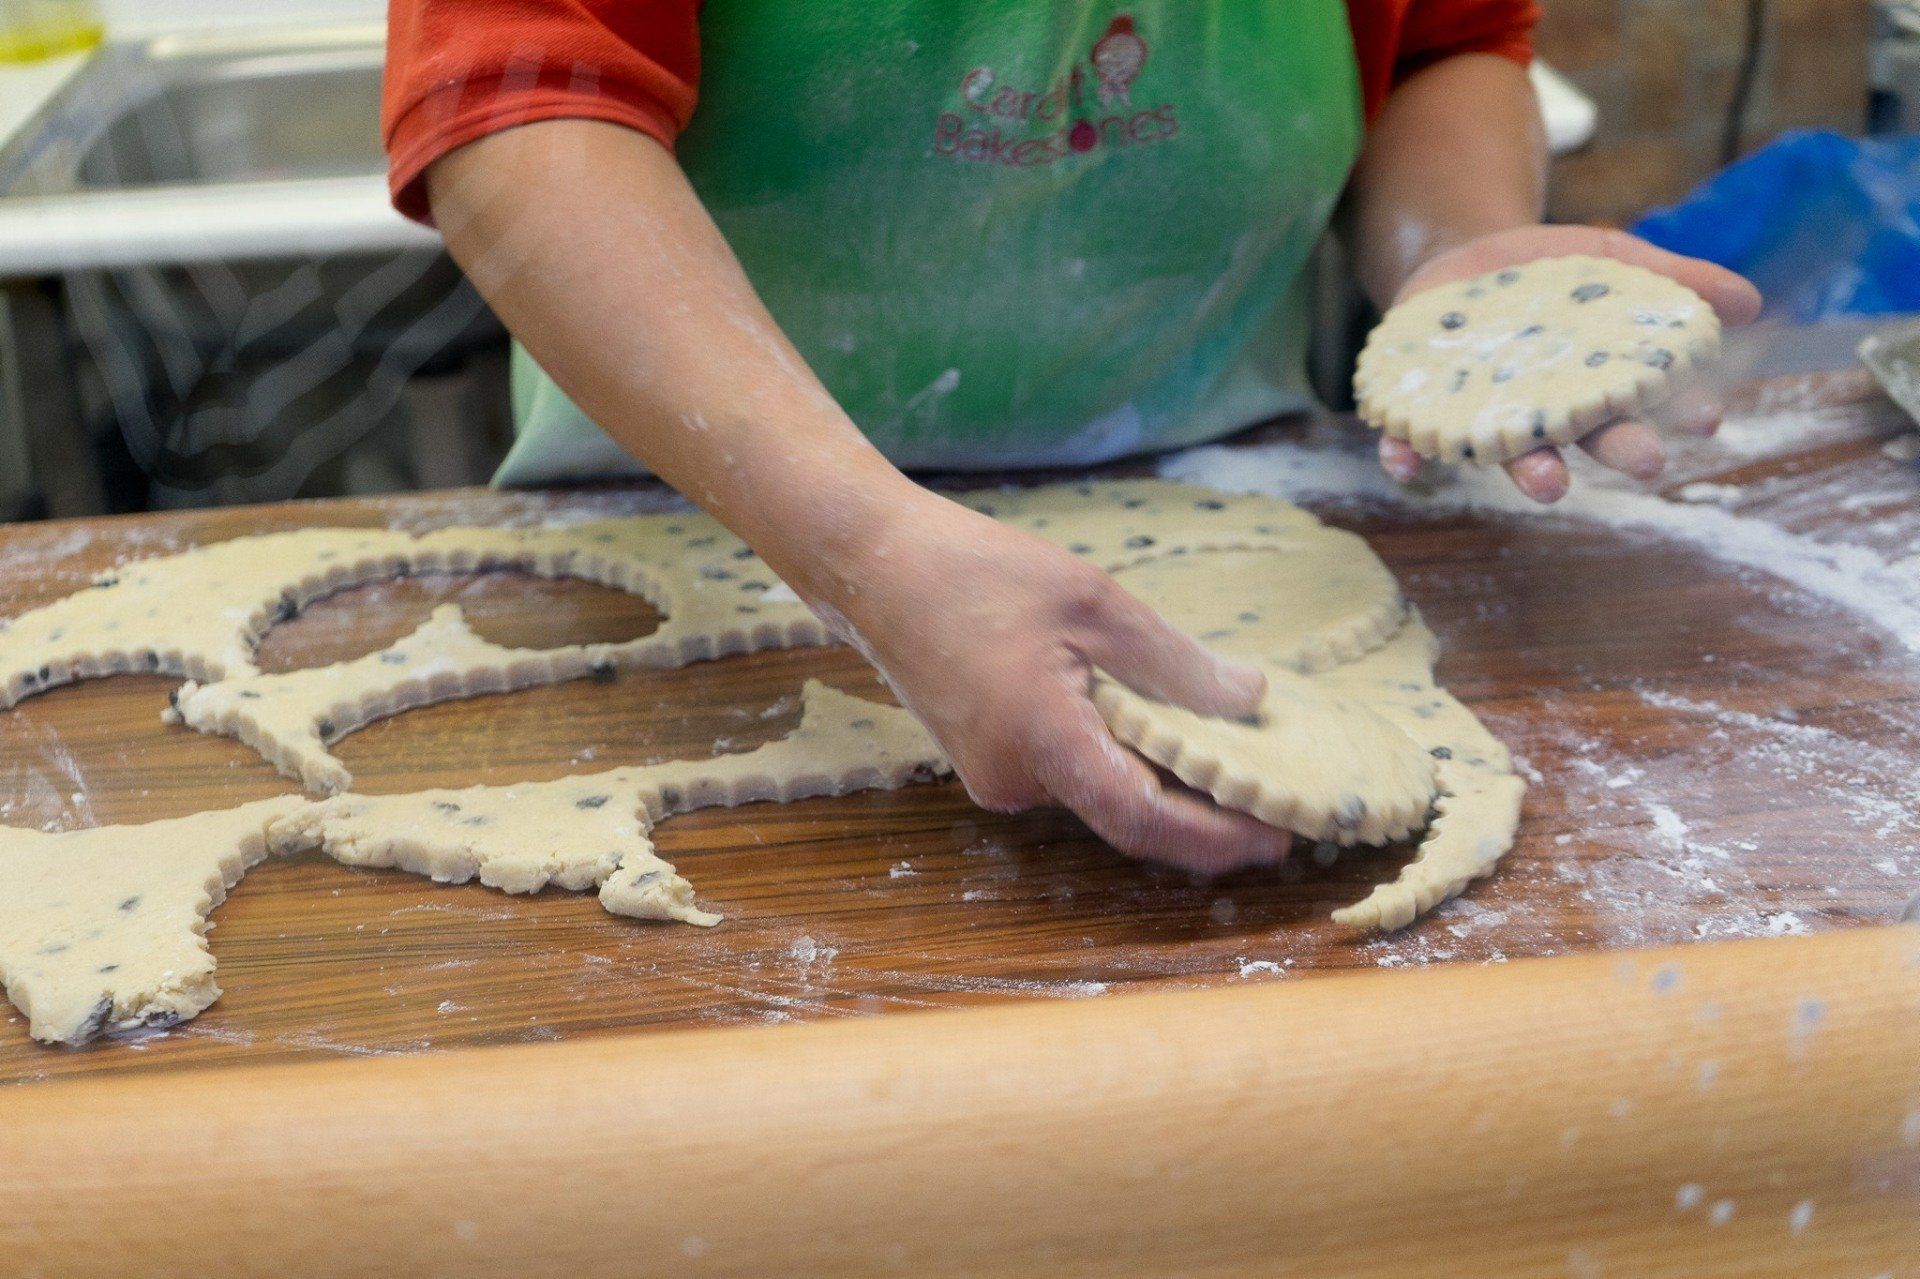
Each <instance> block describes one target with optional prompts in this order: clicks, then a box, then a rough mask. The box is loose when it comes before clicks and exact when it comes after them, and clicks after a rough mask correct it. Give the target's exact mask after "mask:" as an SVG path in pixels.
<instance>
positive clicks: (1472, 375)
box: [1353, 255, 1720, 466]
mask: <svg viewBox="0 0 1920 1279" xmlns="http://www.w3.org/2000/svg"><path fill="white" fill-rule="evenodd" d="M1719 349H1720V321H1719V319H1718V318H1717V317H1716V316H1715V315H1714V313H1713V308H1712V307H1710V306H1708V305H1707V303H1706V302H1705V301H1704V300H1703V299H1702V298H1701V297H1700V295H1699V294H1697V293H1694V292H1693V291H1692V290H1691V289H1688V288H1687V287H1686V286H1684V285H1682V284H1679V283H1677V282H1675V281H1673V280H1671V279H1669V278H1667V277H1666V276H1664V275H1660V274H1658V273H1656V272H1653V271H1649V270H1646V269H1645V268H1643V267H1637V266H1632V265H1629V264H1628V263H1625V262H1620V261H1616V260H1614V259H1612V258H1596V257H1585V256H1579V255H1575V256H1569V257H1558V258H1541V259H1539V260H1538V261H1534V262H1527V263H1523V264H1521V265H1519V266H1512V267H1507V268H1504V269H1502V270H1499V271H1492V272H1488V273H1487V274H1485V275H1477V276H1474V277H1473V278H1472V279H1468V280H1460V281H1456V282H1454V283H1452V284H1442V285H1436V286H1434V287H1433V288H1430V289H1422V290H1421V291H1420V292H1418V293H1416V294H1414V295H1413V296H1412V297H1410V298H1408V299H1406V300H1405V301H1404V302H1401V303H1399V304H1398V305H1397V306H1395V307H1393V308H1392V309H1391V310H1389V311H1388V312H1387V314H1386V316H1385V318H1384V319H1382V320H1381V321H1380V324H1379V326H1378V327H1377V328H1375V329H1374V331H1373V333H1372V335H1371V336H1369V337H1368V339H1367V345H1366V349H1365V350H1363V351H1362V352H1361V353H1360V360H1359V364H1358V367H1357V368H1356V370H1355V373H1354V379H1353V387H1354V398H1355V400H1356V401H1357V402H1358V404H1359V408H1360V416H1361V417H1362V418H1363V419H1365V420H1366V422H1367V423H1368V424H1369V425H1371V426H1373V427H1376V428H1377V429H1379V430H1381V431H1384V432H1385V433H1386V434H1387V435H1388V436H1390V437H1392V438H1393V439H1396V440H1404V441H1405V442H1406V443H1408V444H1410V445H1411V446H1412V447H1413V450H1414V451H1415V452H1416V453H1418V454H1420V455H1421V456H1422V457H1430V458H1444V459H1447V460H1458V461H1467V462H1477V463H1480V464H1482V465H1487V466H1491V465H1494V464H1496V463H1499V462H1505V461H1508V460H1510V459H1512V458H1515V457H1518V456H1520V455H1521V454H1522V453H1527V452H1530V451H1532V450H1534V449H1537V448H1543V447H1546V446H1548V445H1564V444H1571V443H1572V442H1573V441H1575V440H1577V439H1579V438H1580V437H1581V436H1583V435H1585V434H1587V433H1588V432H1589V431H1591V430H1593V429H1594V428H1595V427H1598V426H1600V425H1602V424H1604V423H1606V422H1609V421H1611V420H1613V419H1615V418H1618V417H1621V416H1624V415H1626V414H1630V413H1635V412H1638V411H1640V410H1642V409H1646V408H1649V407H1651V406H1652V405H1654V404H1657V403H1658V402H1659V401H1661V400H1662V399H1665V398H1666V396H1667V395H1668V393H1669V392H1670V391H1671V390H1672V387H1673V382H1674V379H1675V378H1676V377H1678V376H1679V375H1680V374H1682V373H1684V372H1686V371H1687V370H1688V369H1690V368H1692V367H1694V366H1695V365H1697V364H1699V363H1701V362H1703V361H1705V360H1709V359H1711V358H1713V357H1714V356H1715V355H1716V354H1718V352H1719Z"/></svg>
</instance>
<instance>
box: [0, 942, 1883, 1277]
mask: <svg viewBox="0 0 1920 1279" xmlns="http://www.w3.org/2000/svg"><path fill="white" fill-rule="evenodd" d="M0 1205H4V1207H0V1273H6V1274H27V1275H42V1274H44V1275H47V1276H60V1277H61V1279H74V1277H77V1276H111V1277H112V1279H124V1277H126V1276H134V1275H141V1276H159V1275H181V1276H189V1275H190V1276H218V1275H229V1274H254V1275H273V1276H301V1275H326V1276H357V1275H368V1276H373V1275H378V1276H383V1277H387V1276H395V1275H399V1276H412V1275H432V1276H443V1275H498V1276H513V1277H514V1279H525V1277H526V1276H540V1275H555V1276H567V1277H568V1279H592V1277H595V1276H613V1275H619V1276H631V1275H647V1276H662V1275H679V1274H688V1275H695V1274H699V1275H738V1276H746V1275H752V1276H767V1275H808V1276H835V1277H847V1276H864V1275H881V1274H886V1275H909V1276H916V1277H924V1276H941V1275H959V1274H967V1275H976V1276H980V1275H985V1276H1012V1275H1048V1276H1083V1275H1084V1276H1100V1277H1101V1279H1111V1277H1113V1276H1121V1275H1126V1276H1132V1275H1175V1274H1179V1275H1195V1274H1200V1275H1209V1276H1225V1275H1241V1274H1262V1275H1303V1276H1316V1277H1330V1276H1341V1277H1351V1276H1395V1277H1396V1279H1398V1277H1401V1276H1408V1275H1414V1274H1419V1275H1423V1276H1459V1277H1461V1279H1466V1277H1467V1276H1472V1277H1473V1279H1485V1277H1486V1276H1506V1275H1526V1276H1534V1275H1540V1276H1546V1275H1552V1276H1574V1277H1575V1279H1584V1277H1587V1276H1633V1277H1634V1279H1648V1277H1658V1276H1674V1277H1676V1279H1677V1277H1680V1276H1685V1277H1686V1279H1700V1277H1701V1276H1710V1275H1731V1274H1739V1275H1741V1276H1761V1275H1782V1276H1785V1275H1792V1276H1797V1277H1801V1279H1807V1277H1814V1276H1820V1277H1824V1276H1836V1277H1842V1279H1855V1277H1857V1279H1868V1277H1869V1276H1874V1275H1880V1274H1885V1275H1889V1276H1913V1275H1916V1274H1920V929H1913V928H1872V929H1858V930H1854V931H1849V932H1841V933H1835V934H1831V935H1826V936H1819V937H1811V938H1801V939H1787V940H1777V941H1765V942H1753V943H1737V944H1729V945H1719V946H1691V947H1685V948H1680V949H1674V950H1666V951H1649V952H1636V953H1631V954H1624V955H1622V954H1612V955H1592V956H1583V957H1579V958H1571V959H1552V960H1542V961H1533V962H1523V963H1515V964H1511V965H1505V966H1499V967H1488V968H1442V969H1439V970H1436V971H1432V972H1422V973H1382V974H1369V975H1362V976H1349V977H1340V976H1329V977H1324V978H1315V979H1312V980H1306V981H1300V982H1283V983H1277V984H1270V985H1264V986H1257V987H1239V988H1234V989H1226V990H1212V991H1201V992H1189V993H1180V994H1170V995H1138V996H1124V997H1114V998H1108V999H1100V1000H1092V1001H1087V1002H1084V1003H1071V1004H1060V1003H1046V1004H1027V1005H1020V1006H1011V1007H997V1008H991V1009H974V1010H967V1011H961V1012H952V1013H931V1014H922V1015H905V1016H894V1017H886V1018H876V1019H865V1020H858V1021H852V1022H836V1023H831V1024H814V1025H808V1026H800V1027H793V1028H786V1029H760V1030H745V1031H742V1030H725V1031H710V1032H694V1033H685V1034H651V1035H643V1036H634V1037H621V1038H614V1039H602V1040H597V1041H589V1042H578V1043H569V1044H558V1045H540V1046H534V1047H524V1048H505V1049H493V1050H477V1051H468V1052H461V1053H446V1054H442V1055H434V1056H425V1057H418V1058H410V1059H385V1060H373V1061H366V1060H356V1061H350V1062H339V1063H333V1062H329V1063H323V1064H318V1065H298V1066H285V1067H271V1068H240V1069H230V1070H211V1071H199V1072H192V1073H185V1072H183V1073H179V1074H150V1075H129V1076H125V1077H122V1078H117V1079H107V1080H105V1081H100V1082H75V1083H55V1084H46V1085H40V1086H34V1087H23V1088H14V1089H8V1090H5V1091H4V1092H0Z"/></svg>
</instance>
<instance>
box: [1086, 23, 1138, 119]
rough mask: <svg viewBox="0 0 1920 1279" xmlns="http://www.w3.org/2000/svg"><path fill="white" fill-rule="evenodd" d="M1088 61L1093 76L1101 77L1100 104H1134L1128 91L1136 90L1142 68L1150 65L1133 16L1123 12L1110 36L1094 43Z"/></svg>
mask: <svg viewBox="0 0 1920 1279" xmlns="http://www.w3.org/2000/svg"><path fill="white" fill-rule="evenodd" d="M1089 60H1090V61H1091V62H1092V63H1093V73H1094V74H1095V75H1097V76H1099V77H1100V105H1101V106H1103V107H1110V106H1112V105H1113V104H1114V103H1116V102H1118V103H1119V104H1120V105H1121V106H1123V107H1124V106H1129V105H1131V100H1130V99H1129V98H1128V96H1127V91H1128V90H1129V89H1131V88H1133V82H1134V80H1135V78H1136V77H1138V76H1139V74H1140V68H1141V67H1144V66H1146V65H1147V42H1146V41H1145V40H1142V39H1141V38H1140V37H1139V36H1138V35H1136V34H1135V33H1134V30H1133V19H1132V18H1131V17H1130V16H1128V15H1127V14H1124V13H1123V14H1121V15H1120V16H1119V17H1117V18H1115V19H1114V20H1113V23H1112V25H1111V26H1109V27H1108V28H1107V34H1105V35H1103V36H1101V37H1100V38H1099V39H1098V40H1095V41H1094V42H1093V53H1092V55H1091V57H1090V59H1089Z"/></svg>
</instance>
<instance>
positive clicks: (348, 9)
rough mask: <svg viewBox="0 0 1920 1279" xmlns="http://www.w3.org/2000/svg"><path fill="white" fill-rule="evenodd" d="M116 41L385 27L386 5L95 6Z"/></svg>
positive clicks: (321, 1) (118, 1)
mask: <svg viewBox="0 0 1920 1279" xmlns="http://www.w3.org/2000/svg"><path fill="white" fill-rule="evenodd" d="M95 2H96V3H97V4H98V5H99V7H100V15H101V17H102V18H104V19H105V20H106V24H107V30H108V31H110V32H112V33H114V34H117V35H134V34H147V33H150V32H154V31H188V30H199V29H204V28H207V27H232V26H240V25H253V26H257V25H275V24H283V23H312V22H325V23H335V22H384V21H385V20H386V16H387V6H386V3H385V0H95Z"/></svg>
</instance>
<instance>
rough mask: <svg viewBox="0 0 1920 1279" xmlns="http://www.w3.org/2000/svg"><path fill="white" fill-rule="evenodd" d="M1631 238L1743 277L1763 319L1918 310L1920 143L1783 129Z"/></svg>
mask: <svg viewBox="0 0 1920 1279" xmlns="http://www.w3.org/2000/svg"><path fill="white" fill-rule="evenodd" d="M1633 231H1634V233H1635V234H1636V235H1639V236H1641V237H1643V238H1645V239H1647V240H1650V241H1652V242H1653V243H1655V244H1657V245H1660V246H1661V247H1663V248H1667V249H1672V250H1673V251H1674V252H1676V253H1686V254H1690V255H1692V256H1694V257H1700V258H1706V259H1707V260H1708V261H1711V262H1718V263H1720V264H1721V265H1722V266H1725V267H1729V268H1731V269H1733V270H1735V271H1738V272H1740V273H1741V274H1742V275H1745V276H1746V277H1747V278H1749V279H1751V280H1752V281H1753V282H1754V283H1755V284H1757V285H1759V286H1760V291H1761V293H1762V294H1763V295H1765V297H1766V299H1767V314H1768V315H1771V316H1778V317H1780V318H1783V319H1792V320H1797V321H1807V320H1817V319H1821V318H1823V317H1827V316H1834V315H1886V314H1889V313H1895V312H1908V311H1920V136H1916V135H1910V134H1903V135H1897V136H1893V137H1877V138H1867V139H1864V140H1862V139H1854V138H1847V137H1842V136H1841V135H1840V134H1837V133H1831V132H1824V131H1822V132H1802V133H1788V134H1783V135H1781V136H1780V137H1779V138H1777V139H1776V140H1775V141H1773V142H1772V143H1770V144H1768V145H1767V146H1766V147H1765V148H1763V149H1761V150H1759V151H1756V152H1755V153H1754V154H1752V155H1750V156H1748V157H1747V158H1746V159H1744V160H1741V161H1739V162H1738V163H1736V164H1734V165H1732V166H1730V167H1728V168H1726V169H1724V170H1722V171H1721V172H1720V173H1718V174H1716V175H1714V176H1713V177H1712V178H1709V179H1708V180H1707V181H1706V182H1705V183H1703V184H1702V185H1701V186H1699V187H1697V188H1695V189H1694V190H1693V191H1692V192H1691V193H1689V194H1688V195H1687V197H1686V198H1685V199H1684V200H1682V201H1680V203H1678V204H1676V205H1674V206H1673V207H1672V208H1668V209H1659V210H1656V211H1655V212H1653V213H1650V214H1648V215H1647V216H1646V217H1645V218H1642V219H1641V220H1640V222H1639V223H1638V224H1637V225H1636V226H1634V228H1633Z"/></svg>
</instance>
